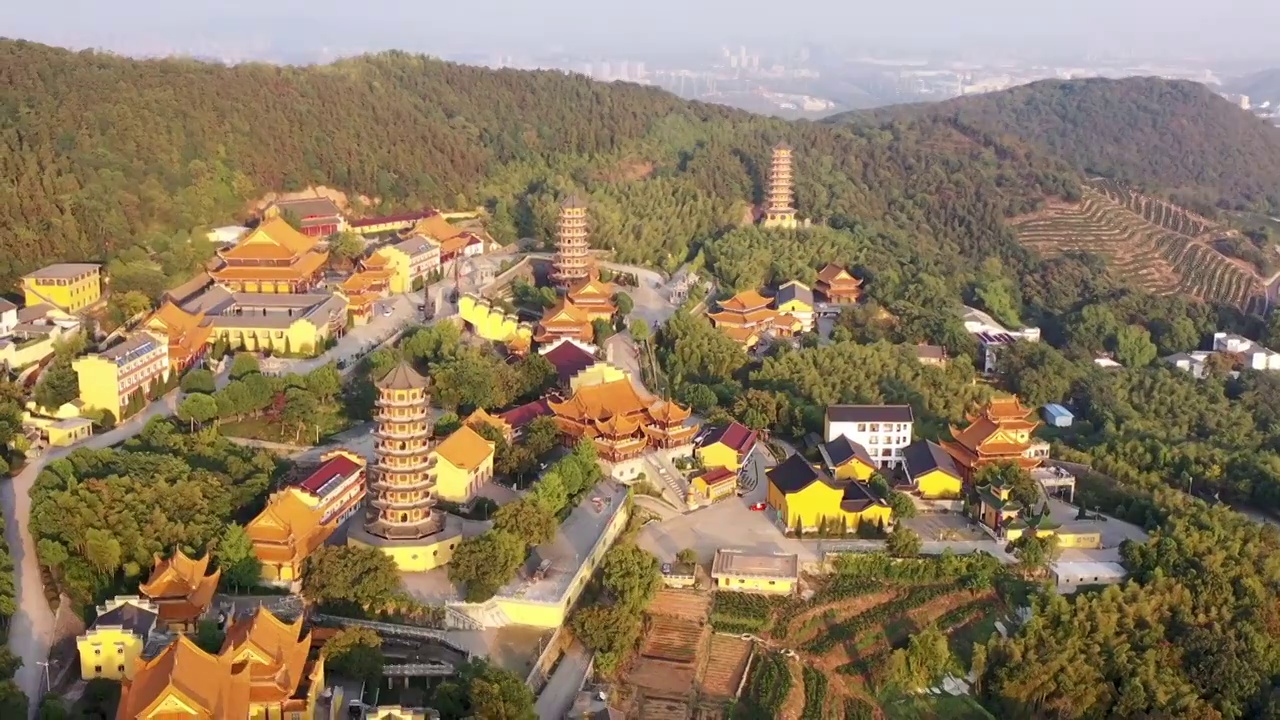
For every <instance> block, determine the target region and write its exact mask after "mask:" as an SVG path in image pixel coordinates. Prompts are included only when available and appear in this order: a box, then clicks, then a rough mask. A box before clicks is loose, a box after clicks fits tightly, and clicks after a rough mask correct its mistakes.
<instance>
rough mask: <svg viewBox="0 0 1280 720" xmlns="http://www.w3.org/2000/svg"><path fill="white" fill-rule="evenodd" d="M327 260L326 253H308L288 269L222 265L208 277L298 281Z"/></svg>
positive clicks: (216, 278) (314, 271) (320, 266)
mask: <svg viewBox="0 0 1280 720" xmlns="http://www.w3.org/2000/svg"><path fill="white" fill-rule="evenodd" d="M328 259H329V253H327V252H309V253H307V254H305V255H303V256H301V257H299V258H298V259H297V261H296V262H294V263H293V264H292V265H290V266H289V267H254V266H249V265H224V266H222V267H220V268H218V269H216V270H210V271H209V275H210V276H212V277H213V279H215V280H300V279H302V278H306V277H311V276H312V275H314V274H315V273H316V272H317V271H319V270H320V268H322V267H324V264H325V262H326V261H327V260H328Z"/></svg>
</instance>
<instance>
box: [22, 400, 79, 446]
mask: <svg viewBox="0 0 1280 720" xmlns="http://www.w3.org/2000/svg"><path fill="white" fill-rule="evenodd" d="M67 404H68V405H70V404H71V403H67ZM22 424H23V425H24V426H26V427H31V428H35V429H36V430H37V431H38V432H39V433H40V437H41V438H42V439H43V440H44V441H45V442H46V443H47V444H48V445H49V447H68V446H71V445H74V444H76V443H78V442H80V441H81V440H84V439H85V438H87V437H90V436H92V435H93V421H92V420H90V419H88V418H82V417H69V418H50V417H42V416H40V415H36V414H32V413H31V412H24V413H22Z"/></svg>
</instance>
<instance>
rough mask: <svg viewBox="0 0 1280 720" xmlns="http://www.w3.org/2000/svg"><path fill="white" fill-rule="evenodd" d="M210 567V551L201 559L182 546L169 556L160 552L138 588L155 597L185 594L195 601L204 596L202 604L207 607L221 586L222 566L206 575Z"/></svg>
mask: <svg viewBox="0 0 1280 720" xmlns="http://www.w3.org/2000/svg"><path fill="white" fill-rule="evenodd" d="M208 569H209V556H208V555H207V554H206V555H205V556H204V557H202V558H200V559H199V560H193V559H191V558H190V557H187V555H186V553H184V552H182V551H181V550H175V551H174V553H173V557H171V558H168V559H164V558H161V557H160V555H158V554H157V555H156V557H155V566H154V567H153V568H152V570H151V577H150V578H148V580H147V581H146V582H145V583H143V584H141V585H139V586H138V589H139V590H140V591H142V594H143V595H146V596H147V597H148V598H150V599H152V600H158V599H159V600H166V599H174V598H186V599H190V600H193V601H194V600H197V599H201V598H203V599H204V600H205V602H204V603H203V604H204V605H205V607H208V600H210V599H212V598H213V590H214V589H215V588H216V587H217V586H218V578H219V576H220V575H221V571H220V570H215V571H214V572H213V574H212V575H206V574H205V573H206V572H207V571H208ZM206 593H207V597H205V595H206Z"/></svg>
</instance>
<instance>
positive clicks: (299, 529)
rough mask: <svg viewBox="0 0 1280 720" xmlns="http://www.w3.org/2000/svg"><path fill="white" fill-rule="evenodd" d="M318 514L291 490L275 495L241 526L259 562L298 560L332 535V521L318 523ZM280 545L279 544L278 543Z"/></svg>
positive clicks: (319, 518)
mask: <svg viewBox="0 0 1280 720" xmlns="http://www.w3.org/2000/svg"><path fill="white" fill-rule="evenodd" d="M322 517H323V515H322V513H321V512H320V511H319V510H317V509H316V508H313V507H311V506H310V505H308V504H307V503H306V502H305V501H303V499H302V498H300V497H299V496H298V491H297V490H295V489H292V488H290V489H287V490H285V491H284V492H282V493H279V494H277V495H276V496H275V497H274V498H272V499H271V501H270V502H268V503H267V506H266V507H265V508H263V510H262V512H260V513H258V516H257V517H255V518H254V519H253V520H250V521H249V524H248V525H246V526H245V528H244V529H245V533H246V534H248V536H249V538H250V539H251V540H253V541H254V552H255V554H257V555H258V559H259V560H262V561H263V562H302V560H304V559H305V558H306V557H307V556H308V555H310V554H311V553H313V552H315V550H316V548H318V547H320V546H321V545H322V544H323V543H324V541H325V540H326V539H328V537H329V536H330V535H331V534H333V531H334V529H335V528H336V526H337V525H336V523H333V522H330V523H328V524H323V525H322V524H321V522H320V520H321V518H322ZM282 545H283V546H284V547H281V546H282Z"/></svg>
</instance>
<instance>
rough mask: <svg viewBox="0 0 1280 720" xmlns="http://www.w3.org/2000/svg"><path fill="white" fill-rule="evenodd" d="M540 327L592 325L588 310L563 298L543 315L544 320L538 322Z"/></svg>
mask: <svg viewBox="0 0 1280 720" xmlns="http://www.w3.org/2000/svg"><path fill="white" fill-rule="evenodd" d="M538 324H539V325H542V326H544V327H545V326H547V325H575V326H576V325H590V324H591V316H590V315H588V314H587V311H586V310H583V309H582V308H580V307H578V306H577V305H574V304H573V303H571V302H569V301H568V300H567V299H565V298H561V299H560V301H559V302H557V303H556V304H555V305H553V306H551V307H549V308H547V309H546V311H545V312H543V313H542V319H541V320H539V321H538Z"/></svg>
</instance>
